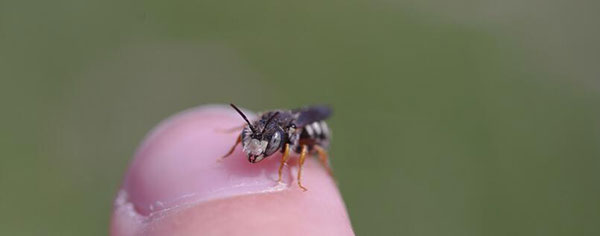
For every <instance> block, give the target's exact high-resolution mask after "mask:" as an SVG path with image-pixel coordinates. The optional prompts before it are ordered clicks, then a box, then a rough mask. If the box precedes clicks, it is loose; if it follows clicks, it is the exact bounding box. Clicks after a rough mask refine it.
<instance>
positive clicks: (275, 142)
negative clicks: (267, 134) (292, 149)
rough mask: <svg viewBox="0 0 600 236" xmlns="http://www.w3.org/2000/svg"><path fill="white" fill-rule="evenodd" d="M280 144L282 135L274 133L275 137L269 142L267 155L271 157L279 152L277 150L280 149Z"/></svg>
mask: <svg viewBox="0 0 600 236" xmlns="http://www.w3.org/2000/svg"><path fill="white" fill-rule="evenodd" d="M280 144H281V133H280V132H275V133H273V136H272V137H271V140H270V141H269V146H268V147H267V150H266V151H265V154H266V155H271V154H272V153H274V152H275V151H276V150H277V148H279V145H280Z"/></svg>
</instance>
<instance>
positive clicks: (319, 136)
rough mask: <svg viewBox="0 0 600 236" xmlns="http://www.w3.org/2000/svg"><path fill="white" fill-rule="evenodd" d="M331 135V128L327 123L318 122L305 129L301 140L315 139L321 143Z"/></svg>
mask: <svg viewBox="0 0 600 236" xmlns="http://www.w3.org/2000/svg"><path fill="white" fill-rule="evenodd" d="M330 134H331V133H330V131H329V127H328V126H327V123H325V121H316V122H313V123H310V124H308V125H306V126H304V127H303V129H302V133H300V139H313V140H314V141H317V142H319V141H323V140H327V139H329V137H330Z"/></svg>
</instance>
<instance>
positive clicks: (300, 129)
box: [222, 104, 331, 191]
mask: <svg viewBox="0 0 600 236" xmlns="http://www.w3.org/2000/svg"><path fill="white" fill-rule="evenodd" d="M230 105H231V107H233V109H235V110H236V111H237V112H238V113H239V114H240V116H241V117H242V118H243V119H244V120H245V121H246V125H244V126H243V129H242V132H241V134H240V135H239V136H238V138H237V140H236V142H235V144H234V145H233V146H232V147H231V149H230V150H229V152H227V154H225V156H223V157H222V158H226V157H228V156H229V155H231V153H233V151H234V150H235V148H236V147H237V145H239V144H240V143H242V147H243V151H244V153H246V155H247V156H248V161H249V162H250V163H257V162H260V161H262V160H264V159H265V158H267V157H269V156H271V155H273V154H274V153H275V152H277V151H280V152H281V153H283V155H282V157H281V164H280V165H279V179H278V180H277V182H281V171H282V169H283V166H284V165H286V163H287V161H288V159H289V156H290V151H293V152H295V153H297V154H300V157H299V161H298V164H299V168H298V176H297V178H298V179H297V182H298V186H299V187H300V188H301V189H302V190H303V191H306V190H307V189H306V188H305V187H304V186H302V181H301V179H302V165H303V164H304V160H305V159H306V156H307V155H308V154H318V156H319V160H320V161H321V163H322V164H323V165H324V166H325V168H327V171H328V172H329V174H331V167H330V166H329V160H328V158H329V156H328V154H327V149H328V147H329V140H330V137H331V133H330V131H329V127H328V126H327V123H325V119H327V118H328V117H329V116H330V115H331V109H330V108H329V107H327V106H310V107H304V108H299V109H293V110H274V111H268V112H264V113H262V114H260V116H259V119H258V120H255V121H253V122H250V121H249V120H248V118H247V117H246V115H245V114H244V113H243V112H242V111H241V110H240V109H239V108H237V107H236V106H235V105H234V104H230Z"/></svg>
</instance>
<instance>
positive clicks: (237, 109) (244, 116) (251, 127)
mask: <svg viewBox="0 0 600 236" xmlns="http://www.w3.org/2000/svg"><path fill="white" fill-rule="evenodd" d="M229 105H231V107H233V109H235V110H236V111H237V112H238V113H240V116H242V118H244V120H245V121H246V123H248V126H249V127H250V129H251V130H252V133H256V129H254V126H253V125H252V123H250V121H248V118H247V117H246V115H244V113H243V112H242V111H241V110H240V109H239V108H237V107H236V106H235V105H233V103H230V104H229Z"/></svg>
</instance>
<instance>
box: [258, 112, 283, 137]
mask: <svg viewBox="0 0 600 236" xmlns="http://www.w3.org/2000/svg"><path fill="white" fill-rule="evenodd" d="M277 115H279V112H275V114H273V115H272V116H271V117H269V120H267V123H265V127H264V128H263V130H262V132H261V133H264V132H265V130H266V129H267V126H269V123H271V121H272V120H273V119H274V118H275V117H276V116H277Z"/></svg>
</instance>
